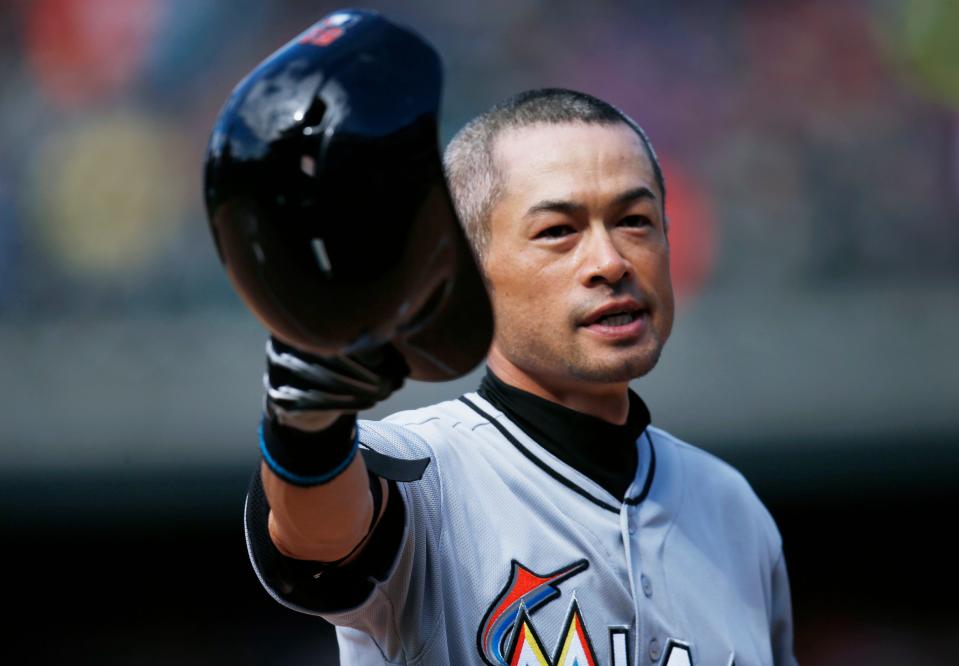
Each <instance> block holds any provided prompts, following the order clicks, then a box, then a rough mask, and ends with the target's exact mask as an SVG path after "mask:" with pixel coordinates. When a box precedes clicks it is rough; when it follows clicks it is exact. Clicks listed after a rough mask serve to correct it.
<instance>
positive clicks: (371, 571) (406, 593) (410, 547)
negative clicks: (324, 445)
mask: <svg viewBox="0 0 959 666" xmlns="http://www.w3.org/2000/svg"><path fill="white" fill-rule="evenodd" d="M358 436H359V440H360V444H361V447H363V448H364V449H366V451H365V453H366V454H369V453H370V452H372V454H373V456H375V457H377V458H378V460H377V464H374V465H368V467H369V468H374V467H376V468H384V469H389V468H390V467H391V465H390V462H389V461H390V460H392V461H393V462H394V463H395V464H394V465H392V467H397V468H402V467H403V463H404V462H407V461H408V462H414V461H420V462H421V461H424V460H430V464H428V465H427V466H426V468H425V470H424V471H423V472H422V476H421V478H419V479H417V480H412V479H409V480H406V481H397V480H390V481H389V499H388V501H387V505H386V512H385V513H384V516H383V518H382V519H381V520H380V523H379V524H378V525H377V528H376V530H375V531H374V533H373V535H372V537H371V539H370V541H369V542H368V543H367V544H366V546H364V549H363V551H362V553H361V554H360V556H359V557H358V558H357V559H356V560H354V561H353V562H351V563H350V564H348V565H345V566H342V567H335V568H330V567H328V566H326V565H323V564H321V563H317V562H308V561H302V560H295V559H292V558H288V557H285V556H284V555H282V554H281V553H279V551H278V550H277V549H276V547H275V546H274V545H273V543H272V540H270V538H269V533H268V529H267V520H268V517H269V506H268V504H267V502H266V498H265V496H263V491H262V485H261V484H259V474H256V475H254V480H253V482H252V483H251V486H250V492H249V493H248V496H247V503H246V518H245V528H246V538H247V549H248V552H249V555H250V560H251V563H252V564H253V567H254V570H255V571H256V574H257V577H258V578H259V580H260V582H261V583H262V584H263V586H264V588H265V589H266V590H267V592H268V593H269V594H270V596H272V597H273V598H274V599H275V600H276V601H278V602H279V603H281V604H283V605H284V606H287V607H288V608H291V609H293V610H296V611H299V612H302V613H308V614H311V615H318V616H320V617H322V618H324V619H325V620H327V621H329V622H330V623H332V624H334V625H336V626H338V627H342V628H347V629H350V630H356V633H357V635H358V636H363V639H362V640H368V639H371V640H373V641H374V642H375V643H376V645H377V647H378V648H379V650H380V652H382V653H383V654H384V655H385V656H386V657H387V658H389V659H390V660H393V659H399V658H401V657H405V658H409V657H410V656H412V655H415V654H417V653H419V652H420V651H422V649H423V647H424V645H425V644H426V643H427V641H428V640H429V638H430V636H431V635H432V632H433V631H435V630H436V628H437V627H438V626H439V625H440V624H441V621H440V618H439V617H438V616H439V612H438V608H439V601H438V600H437V599H435V598H434V597H435V594H436V589H437V588H436V586H435V585H434V580H438V578H437V577H438V576H439V566H438V561H439V558H437V557H436V556H435V552H436V543H437V542H438V540H439V538H440V532H441V530H442V512H441V511H440V509H439V505H440V502H441V489H440V487H439V484H440V477H439V474H438V472H437V469H436V468H437V465H436V464H435V462H434V458H435V456H434V455H433V453H432V451H431V449H430V447H429V445H428V444H427V443H426V442H425V441H424V440H423V439H422V438H421V437H419V436H418V435H416V434H415V433H413V432H412V431H410V430H408V429H406V428H403V427H402V426H398V425H396V424H390V423H385V422H372V421H359V422H358ZM364 457H365V458H367V460H368V461H369V458H368V457H367V455H364ZM384 459H386V460H387V462H386V463H384V462H383V460H384ZM400 476H402V475H400ZM371 478H375V477H374V476H372V475H371ZM367 637H368V638H367ZM341 639H342V637H341ZM344 647H348V646H344V645H343V641H342V640H341V650H343V649H344Z"/></svg>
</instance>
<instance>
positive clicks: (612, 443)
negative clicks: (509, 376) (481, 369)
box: [477, 366, 649, 499]
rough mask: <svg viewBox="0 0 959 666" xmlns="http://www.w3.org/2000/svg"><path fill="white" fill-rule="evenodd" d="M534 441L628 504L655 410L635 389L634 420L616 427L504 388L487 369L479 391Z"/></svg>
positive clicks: (631, 406) (631, 394) (632, 395)
mask: <svg viewBox="0 0 959 666" xmlns="http://www.w3.org/2000/svg"><path fill="white" fill-rule="evenodd" d="M477 392H478V393H479V394H480V396H482V397H483V398H484V399H485V400H487V401H488V402H489V403H491V404H492V405H494V406H495V407H496V408H497V409H499V410H501V411H502V412H503V413H504V414H506V416H507V417H508V418H509V419H510V421H512V422H513V423H515V424H516V425H518V426H519V427H520V428H521V429H522V430H523V432H525V433H526V434H527V435H529V436H530V437H531V438H532V439H533V441H535V442H536V443H537V444H539V445H540V446H542V447H543V448H544V449H546V450H547V451H549V452H550V453H552V454H553V455H554V456H556V457H557V458H559V459H560V460H562V461H563V462H565V463H566V464H567V465H569V466H570V467H573V468H574V469H576V470H578V471H580V472H582V473H583V474H585V475H586V476H588V477H589V478H590V479H592V480H593V481H595V482H596V483H598V484H599V485H600V486H602V487H603V488H605V489H606V490H608V491H609V492H610V494H612V495H613V497H618V498H620V499H623V498H624V497H625V496H626V491H627V490H628V489H629V486H630V484H631V483H632V482H633V479H634V478H635V476H636V467H637V465H638V463H639V457H638V454H637V449H636V440H637V439H638V438H639V436H640V435H641V434H642V433H643V431H644V430H645V429H646V427H647V426H648V425H649V410H648V409H647V408H646V404H645V403H644V402H643V400H642V398H640V397H639V396H638V395H636V393H635V392H633V391H632V390H631V389H630V390H629V415H628V416H627V417H626V423H625V424H623V425H616V424H613V423H610V422H608V421H604V420H603V419H600V418H597V417H595V416H590V415H589V414H583V413H582V412H577V411H575V410H572V409H569V408H567V407H563V406H562V405H559V404H557V403H555V402H551V401H549V400H546V399H545V398H540V397H539V396H537V395H533V394H532V393H528V392H526V391H523V390H521V389H518V388H516V387H515V386H510V385H509V384H506V383H504V382H503V381H502V380H501V379H500V378H499V377H497V376H496V375H494V374H493V371H492V370H490V369H489V367H488V366H487V368H486V376H485V377H483V381H482V382H481V383H480V387H479V390H478V391H477Z"/></svg>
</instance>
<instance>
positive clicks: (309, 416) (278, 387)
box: [263, 336, 409, 432]
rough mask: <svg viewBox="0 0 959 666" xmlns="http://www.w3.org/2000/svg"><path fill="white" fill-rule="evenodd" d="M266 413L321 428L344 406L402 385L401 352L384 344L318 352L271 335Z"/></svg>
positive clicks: (307, 428)
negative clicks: (367, 348) (335, 353)
mask: <svg viewBox="0 0 959 666" xmlns="http://www.w3.org/2000/svg"><path fill="white" fill-rule="evenodd" d="M266 365H267V370H266V373H264V375H263V385H264V388H265V389H266V404H265V410H266V413H267V416H268V417H269V418H271V419H274V420H275V421H276V422H277V423H279V424H280V425H282V426H285V427H288V428H295V429H296V430H301V431H304V432H315V431H318V430H323V429H324V428H326V427H327V426H329V425H330V424H332V423H333V422H334V421H335V420H336V419H337V418H338V417H339V416H340V415H341V414H343V413H344V412H357V411H359V410H362V409H369V408H370V407H373V406H374V405H375V404H376V403H378V402H380V401H382V400H385V399H386V398H387V397H389V396H390V394H391V393H393V392H394V391H396V390H397V389H399V388H400V387H401V386H402V385H403V380H404V379H405V377H406V376H407V375H408V374H409V368H408V367H407V366H406V363H405V361H404V360H403V357H402V356H401V355H400V354H399V353H398V352H397V351H396V350H395V349H393V347H391V346H389V345H387V346H384V347H380V348H378V349H374V350H370V351H366V352H361V353H356V354H352V355H349V356H326V357H320V356H315V355H313V354H308V353H306V352H303V351H300V350H298V349H296V348H295V347H292V346H290V345H288V344H286V343H284V342H281V341H280V340H277V339H276V338H275V337H272V336H271V337H270V339H269V340H268V341H267V343H266Z"/></svg>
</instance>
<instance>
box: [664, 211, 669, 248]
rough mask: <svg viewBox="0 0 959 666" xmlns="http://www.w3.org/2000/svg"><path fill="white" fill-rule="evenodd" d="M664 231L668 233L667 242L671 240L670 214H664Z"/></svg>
mask: <svg viewBox="0 0 959 666" xmlns="http://www.w3.org/2000/svg"><path fill="white" fill-rule="evenodd" d="M663 233H664V234H666V242H667V243H668V242H669V216H668V215H663Z"/></svg>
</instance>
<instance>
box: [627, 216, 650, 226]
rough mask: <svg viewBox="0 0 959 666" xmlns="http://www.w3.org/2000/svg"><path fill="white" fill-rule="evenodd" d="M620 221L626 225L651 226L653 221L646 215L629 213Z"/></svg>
mask: <svg viewBox="0 0 959 666" xmlns="http://www.w3.org/2000/svg"><path fill="white" fill-rule="evenodd" d="M619 223H620V225H622V226H624V227H650V226H652V224H653V221H652V220H650V219H649V218H648V217H646V216H645V215H627V216H626V217H624V218H623V219H622V220H620V221H619Z"/></svg>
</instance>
